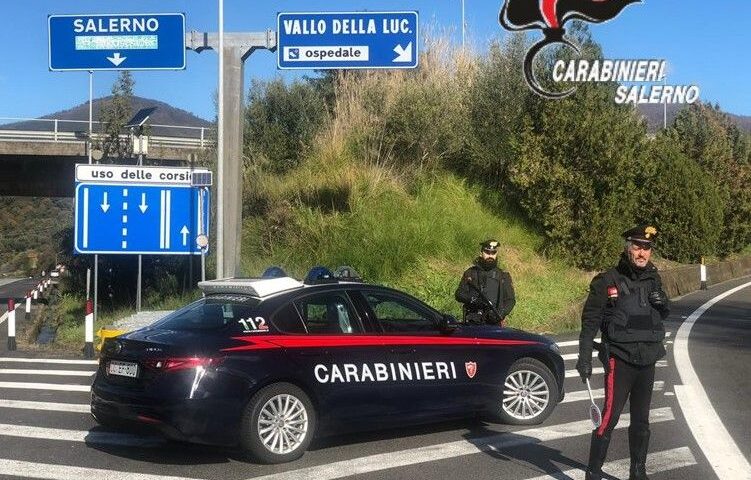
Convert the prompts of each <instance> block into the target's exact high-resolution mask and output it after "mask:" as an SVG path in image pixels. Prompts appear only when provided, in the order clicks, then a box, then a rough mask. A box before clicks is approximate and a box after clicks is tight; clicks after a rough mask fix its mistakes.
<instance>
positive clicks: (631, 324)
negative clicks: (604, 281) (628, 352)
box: [604, 275, 665, 343]
mask: <svg viewBox="0 0 751 480" xmlns="http://www.w3.org/2000/svg"><path fill="white" fill-rule="evenodd" d="M611 278H612V279H613V280H614V282H613V283H609V284H608V305H607V307H606V308H605V318H604V322H605V332H604V333H605V335H606V336H607V339H608V341H610V342H615V343H634V342H661V341H662V340H663V339H664V338H665V326H664V325H663V323H662V316H661V315H660V313H659V312H658V311H657V310H656V309H655V308H653V307H652V305H651V304H650V303H649V300H648V295H649V292H650V291H651V289H648V288H647V286H646V285H644V284H643V283H641V284H638V285H634V283H633V282H632V281H631V280H630V279H628V278H626V277H621V278H618V279H616V278H615V276H614V275H613V276H611ZM654 287H655V286H654V284H653V285H652V288H654Z"/></svg>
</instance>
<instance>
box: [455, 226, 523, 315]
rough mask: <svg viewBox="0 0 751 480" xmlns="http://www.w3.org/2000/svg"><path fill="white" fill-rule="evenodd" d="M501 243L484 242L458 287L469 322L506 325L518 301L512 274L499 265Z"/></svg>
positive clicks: (456, 295)
mask: <svg viewBox="0 0 751 480" xmlns="http://www.w3.org/2000/svg"><path fill="white" fill-rule="evenodd" d="M498 246H499V243H498V241H497V240H492V239H491V240H485V241H484V242H482V243H480V256H479V257H477V258H476V259H475V261H474V264H473V265H472V266H471V267H469V268H468V269H467V271H466V272H464V275H462V280H461V281H460V282H459V286H458V287H457V288H456V293H454V297H456V300H457V301H458V302H461V303H462V304H463V307H462V310H463V312H464V321H465V322H466V323H475V324H483V323H486V324H491V325H498V324H500V325H501V326H503V325H504V320H505V319H506V317H507V316H508V314H509V313H511V310H512V309H513V308H514V305H515V304H516V299H515V297H514V286H513V285H512V283H511V275H509V273H508V272H504V271H503V270H501V269H500V268H498ZM490 303H492V306H491V305H490ZM496 312H497V313H496ZM499 314H500V318H499Z"/></svg>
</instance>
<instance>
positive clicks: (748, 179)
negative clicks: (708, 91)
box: [671, 103, 751, 256]
mask: <svg viewBox="0 0 751 480" xmlns="http://www.w3.org/2000/svg"><path fill="white" fill-rule="evenodd" d="M671 137H672V138H673V140H674V141H675V142H676V143H677V144H678V145H679V146H680V148H681V150H682V151H683V153H685V154H686V155H687V156H688V157H689V158H691V159H692V160H694V161H695V162H696V163H697V164H698V165H699V167H701V170H702V171H703V173H704V174H705V175H707V176H709V178H710V179H711V181H712V183H713V184H715V185H717V187H718V189H719V193H720V197H721V200H722V204H723V212H722V218H723V222H722V223H723V225H722V232H721V235H720V238H719V240H718V253H719V254H720V255H723V256H724V255H728V254H730V253H733V252H738V251H740V250H742V249H743V248H744V247H746V246H747V245H749V244H750V243H751V165H749V149H750V148H751V147H750V146H749V139H748V136H747V135H744V134H742V133H741V132H740V131H739V130H738V128H737V127H736V126H735V125H734V124H733V123H732V121H731V120H730V118H729V117H728V116H727V114H725V113H723V112H722V111H721V110H720V108H719V106H711V105H705V104H701V103H700V104H694V105H691V106H690V107H688V108H685V109H683V110H682V111H681V113H680V114H679V115H678V117H676V119H675V124H674V126H673V128H672V130H671Z"/></svg>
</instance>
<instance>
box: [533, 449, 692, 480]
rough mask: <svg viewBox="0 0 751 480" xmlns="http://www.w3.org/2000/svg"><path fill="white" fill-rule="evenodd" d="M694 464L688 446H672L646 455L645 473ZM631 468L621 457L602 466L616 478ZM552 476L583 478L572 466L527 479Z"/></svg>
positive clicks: (571, 479)
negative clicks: (569, 468)
mask: <svg viewBox="0 0 751 480" xmlns="http://www.w3.org/2000/svg"><path fill="white" fill-rule="evenodd" d="M691 465H696V458H695V457H694V455H693V454H692V453H691V449H690V448H688V447H680V448H674V449H672V450H663V451H662V452H654V453H650V454H649V455H648V456H647V473H648V474H650V475H652V474H655V473H660V472H667V471H670V470H677V469H679V468H683V467H690V466H691ZM630 468H631V459H630V458H623V459H621V460H616V461H614V462H608V463H606V464H605V465H603V466H602V469H603V470H604V471H605V472H606V473H607V474H608V476H613V477H617V478H626V477H628V475H629V469H630ZM550 478H554V479H557V480H583V479H584V470H583V469H579V468H572V469H571V470H566V471H565V472H557V473H551V474H549V475H541V476H539V477H534V478H528V479H527V480H547V479H550Z"/></svg>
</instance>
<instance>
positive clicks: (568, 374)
mask: <svg viewBox="0 0 751 480" xmlns="http://www.w3.org/2000/svg"><path fill="white" fill-rule="evenodd" d="M667 366H668V363H667V361H659V362H657V363H656V364H655V367H657V368H665V367H667ZM601 373H605V369H604V368H602V367H595V368H593V369H592V375H599V374H601ZM578 376H579V372H577V371H576V369H575V368H574V369H571V370H566V378H574V377H578Z"/></svg>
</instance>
